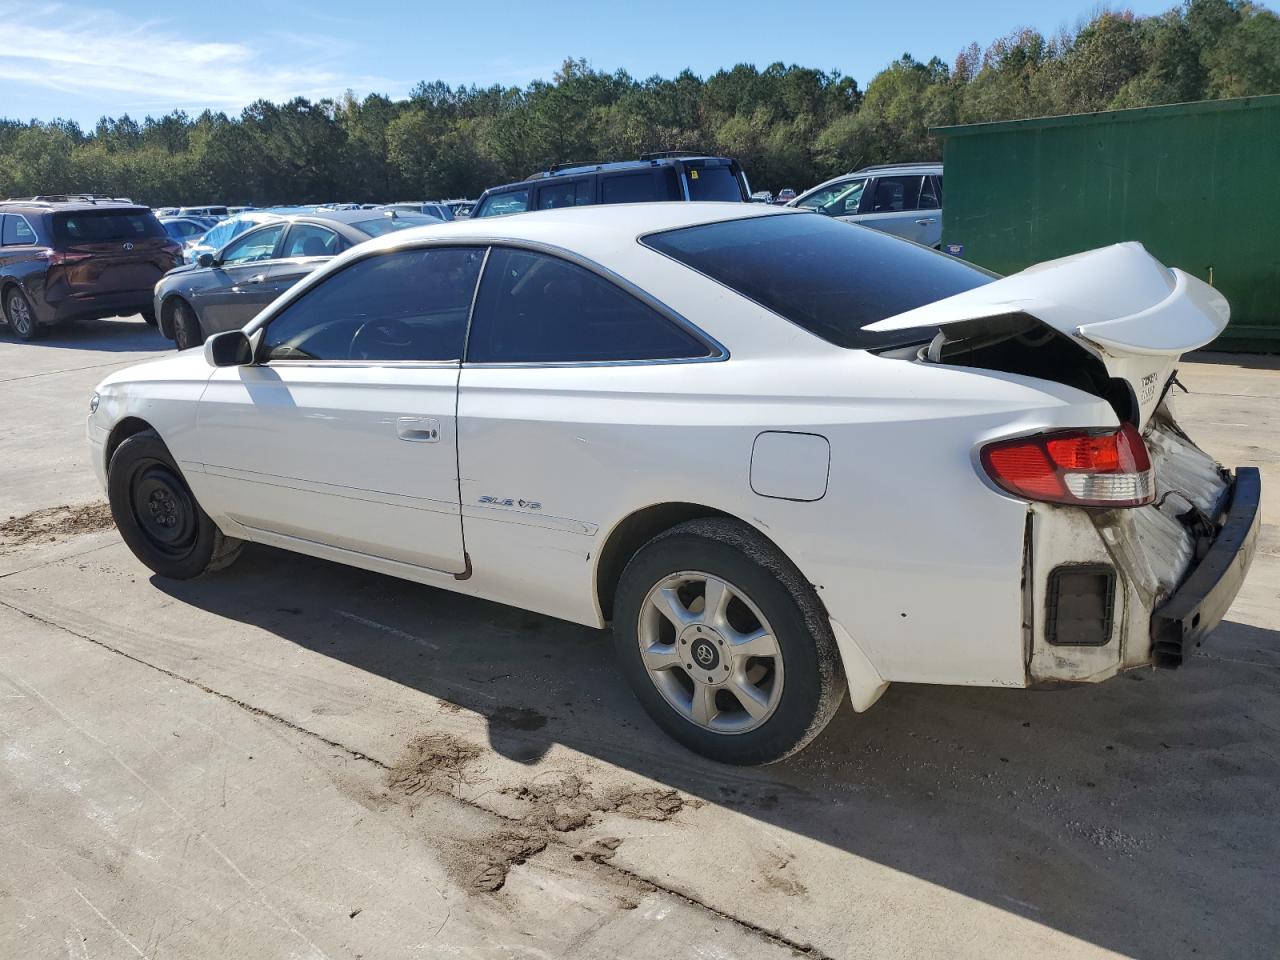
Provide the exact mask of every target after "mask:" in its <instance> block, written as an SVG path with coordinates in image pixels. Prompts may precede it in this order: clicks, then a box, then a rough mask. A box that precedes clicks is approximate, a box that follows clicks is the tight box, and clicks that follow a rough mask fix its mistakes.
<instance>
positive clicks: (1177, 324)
mask: <svg viewBox="0 0 1280 960" xmlns="http://www.w3.org/2000/svg"><path fill="white" fill-rule="evenodd" d="M1230 312H1231V311H1230V308H1229V307H1228V305H1227V301H1226V299H1225V298H1224V297H1223V296H1222V295H1221V294H1220V293H1218V292H1217V291H1216V290H1214V289H1213V288H1212V287H1211V286H1209V285H1208V284H1206V283H1204V282H1203V281H1202V280H1198V279H1197V278H1195V277H1192V276H1189V275H1188V274H1186V273H1184V272H1182V271H1181V270H1176V269H1172V270H1171V269H1168V268H1166V267H1165V266H1164V265H1162V264H1161V263H1160V262H1159V261H1158V260H1156V259H1155V258H1154V257H1152V256H1151V255H1150V254H1149V253H1147V251H1146V250H1145V249H1144V248H1143V246H1142V245H1141V244H1140V243H1132V242H1131V243H1118V244H1115V245H1114V246H1110V247H1103V248H1101V249H1098V250H1091V251H1089V252H1087V253H1078V254H1075V255H1073V256H1070V257H1063V258H1062V259H1060V260H1050V261H1048V262H1046V263H1041V264H1037V265H1036V266H1033V267H1029V268H1027V269H1026V270H1023V271H1022V272H1020V273H1015V274H1013V275H1011V276H1008V277H1004V278H1003V279H1000V280H996V281H994V282H992V283H988V284H984V285H983V286H980V287H976V288H974V289H972V290H967V291H965V292H964V293H960V294H957V295H955V296H953V297H947V298H946V299H944V300H938V301H936V302H935V303H930V304H926V305H925V306H923V307H917V308H915V309H914V310H908V311H907V312H905V313H900V314H898V315H897V316H893V317H888V318H886V319H884V320H881V321H878V322H876V323H873V324H870V325H869V326H867V327H866V328H865V329H867V330H872V331H890V330H904V329H909V328H912V327H939V328H941V333H940V334H939V339H938V340H935V344H934V347H931V350H936V349H938V348H940V347H941V346H942V344H944V343H945V341H947V339H948V338H950V337H953V336H956V337H958V336H964V337H966V338H970V339H972V338H975V337H981V336H982V335H983V333H984V332H994V331H996V330H998V329H1000V328H1001V327H1003V328H1005V329H1014V328H1016V325H1015V326H1014V327H1011V326H1010V322H1009V321H1010V318H1024V319H1029V320H1031V321H1035V322H1036V323H1038V324H1040V325H1042V326H1044V327H1049V328H1051V329H1052V330H1053V331H1056V332H1058V333H1060V334H1062V335H1064V336H1065V337H1068V338H1069V339H1070V340H1072V341H1073V342H1075V343H1076V344H1077V345H1079V346H1080V347H1081V348H1083V349H1084V350H1085V351H1087V352H1088V353H1089V354H1090V355H1091V356H1092V357H1094V358H1096V359H1097V360H1098V361H1100V362H1101V363H1102V365H1103V366H1104V367H1105V368H1106V372H1107V374H1108V375H1109V376H1110V377H1111V378H1112V379H1114V380H1119V381H1123V382H1124V383H1125V384H1127V385H1128V388H1129V390H1131V391H1132V398H1131V399H1132V403H1133V408H1134V410H1135V413H1136V416H1135V420H1136V425H1137V426H1138V427H1139V428H1140V429H1141V428H1142V427H1143V426H1145V424H1146V423H1147V421H1148V420H1149V419H1150V418H1151V415H1152V413H1154V412H1155V409H1156V407H1157V406H1158V405H1159V402H1160V398H1161V396H1163V393H1164V388H1165V386H1166V384H1167V383H1168V381H1169V379H1170V378H1171V377H1172V376H1173V372H1174V364H1175V363H1176V362H1177V360H1178V358H1179V357H1180V356H1181V355H1182V354H1183V353H1185V352H1187V351H1188V350H1194V349H1196V348H1198V347H1202V346H1204V345H1205V344H1207V343H1209V342H1210V341H1212V340H1213V339H1215V338H1216V337H1217V336H1218V334H1220V333H1221V332H1222V330H1223V328H1225V327H1226V325H1227V320H1228V319H1229V317H1230Z"/></svg>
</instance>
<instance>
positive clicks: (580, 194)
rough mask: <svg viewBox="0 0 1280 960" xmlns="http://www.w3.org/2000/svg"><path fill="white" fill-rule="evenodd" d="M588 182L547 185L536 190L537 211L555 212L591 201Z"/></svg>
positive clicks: (590, 184)
mask: <svg viewBox="0 0 1280 960" xmlns="http://www.w3.org/2000/svg"><path fill="white" fill-rule="evenodd" d="M591 187H592V183H591V181H590V180H570V181H569V182H568V183H549V184H547V185H546V186H544V187H539V188H538V209H539V210H556V209H559V208H560V207H575V206H581V205H583V204H588V203H590V202H591V201H592V199H593V198H592V196H591V192H592V191H591Z"/></svg>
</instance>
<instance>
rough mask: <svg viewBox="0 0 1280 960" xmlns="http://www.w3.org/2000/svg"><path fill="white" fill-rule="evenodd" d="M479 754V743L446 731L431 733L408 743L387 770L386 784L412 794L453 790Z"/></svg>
mask: <svg viewBox="0 0 1280 960" xmlns="http://www.w3.org/2000/svg"><path fill="white" fill-rule="evenodd" d="M478 756H480V750H479V748H478V747H474V746H472V745H471V744H469V743H466V742H464V741H462V740H459V739H457V738H456V737H451V736H449V735H448V734H445V733H429V734H426V735H425V736H421V737H418V738H417V739H415V740H413V741H411V742H410V743H409V746H408V748H407V749H406V750H405V752H404V755H403V756H402V757H401V758H400V760H399V762H398V763H396V765H395V766H394V767H392V768H391V770H390V771H389V772H388V774H387V786H389V787H390V788H391V789H392V790H394V791H397V792H399V793H403V794H406V795H407V796H410V797H414V796H420V795H424V794H428V793H452V792H453V791H455V790H456V789H457V787H458V785H459V784H460V783H462V780H463V774H464V769H465V767H466V766H467V764H469V763H470V762H471V761H472V760H474V759H476V757H478Z"/></svg>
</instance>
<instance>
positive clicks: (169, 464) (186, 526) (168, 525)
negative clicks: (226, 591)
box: [107, 430, 244, 580]
mask: <svg viewBox="0 0 1280 960" xmlns="http://www.w3.org/2000/svg"><path fill="white" fill-rule="evenodd" d="M107 498H108V499H109V500H110V502H111V516H112V518H113V519H114V520H115V522H116V526H117V527H118V528H119V530H120V536H121V537H123V538H124V542H125V543H127V544H128V545H129V549H130V550H132V551H133V554H134V556H136V557H137V558H138V559H139V560H141V561H142V562H143V563H145V564H146V565H147V566H148V567H150V568H151V569H152V570H154V571H155V572H156V573H158V574H160V576H162V577H169V578H171V579H174V580H190V579H192V578H193V577H198V576H200V575H201V574H204V573H210V572H212V571H214V570H221V569H222V568H224V567H227V566H230V565H231V563H232V562H233V561H234V560H235V559H236V557H237V556H239V554H240V549H241V547H243V546H244V541H242V540H236V539H233V538H231V537H227V536H224V535H223V533H222V531H221V530H219V529H218V528H217V527H216V526H215V525H214V523H213V521H212V520H210V519H209V515H208V514H207V513H205V512H204V511H203V510H202V509H200V504H198V503H197V502H196V498H195V496H194V495H193V494H192V493H191V488H190V487H188V486H187V482H186V480H184V479H183V477H182V471H181V470H179V469H178V465H177V464H176V463H175V462H174V460H173V457H172V456H171V455H170V454H169V449H168V447H166V446H165V445H164V443H163V441H161V439H160V436H159V435H158V434H157V433H156V432H155V431H154V430H144V431H142V432H140V433H135V434H134V435H133V436H131V437H128V438H127V439H125V440H124V442H123V443H121V444H120V446H119V447H117V448H116V451H115V453H113V454H112V455H111V463H110V465H109V466H108V468H107Z"/></svg>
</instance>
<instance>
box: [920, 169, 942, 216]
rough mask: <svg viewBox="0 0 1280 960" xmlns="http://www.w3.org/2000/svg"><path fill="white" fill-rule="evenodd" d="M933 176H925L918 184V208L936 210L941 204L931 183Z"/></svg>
mask: <svg viewBox="0 0 1280 960" xmlns="http://www.w3.org/2000/svg"><path fill="white" fill-rule="evenodd" d="M933 182H934V181H933V177H928V176H927V177H925V178H924V179H923V181H922V182H921V184H920V209H921V210H937V209H938V208H939V207H941V206H942V201H941V199H940V198H939V196H938V192H937V191H936V190H935V188H934V185H933Z"/></svg>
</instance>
